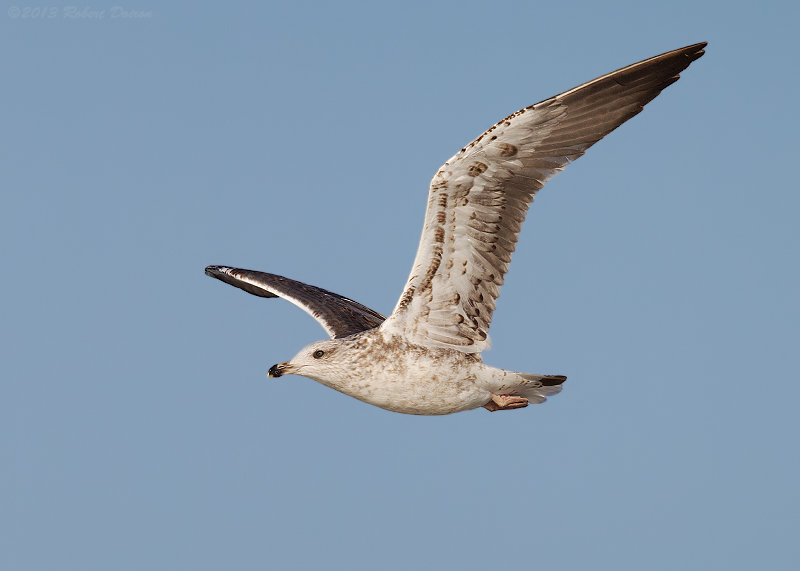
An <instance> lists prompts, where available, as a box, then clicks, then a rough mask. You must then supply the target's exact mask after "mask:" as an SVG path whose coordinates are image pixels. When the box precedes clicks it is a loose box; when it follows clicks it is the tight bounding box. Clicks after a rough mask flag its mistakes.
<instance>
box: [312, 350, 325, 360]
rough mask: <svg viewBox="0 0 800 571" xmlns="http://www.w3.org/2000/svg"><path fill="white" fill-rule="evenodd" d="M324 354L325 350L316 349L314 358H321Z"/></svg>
mask: <svg viewBox="0 0 800 571" xmlns="http://www.w3.org/2000/svg"><path fill="white" fill-rule="evenodd" d="M324 354H325V351H319V350H317V351H314V358H315V359H319V358H320V357H322V356H323V355H324Z"/></svg>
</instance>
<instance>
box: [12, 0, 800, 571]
mask: <svg viewBox="0 0 800 571" xmlns="http://www.w3.org/2000/svg"><path fill="white" fill-rule="evenodd" d="M69 5H70V4H67V3H63V4H62V3H56V4H55V5H54V6H53V7H51V8H50V10H51V11H52V10H55V11H54V12H48V15H49V14H50V13H53V14H54V17H53V18H49V17H42V15H41V11H40V12H37V14H38V16H37V17H36V18H32V17H31V16H32V15H33V14H34V9H35V8H36V5H34V4H32V3H29V2H23V1H22V0H19V1H13V0H12V2H8V3H4V4H3V6H2V8H0V52H1V53H3V54H4V57H3V58H2V60H0V69H2V77H3V81H2V85H3V90H2V93H3V103H4V108H5V113H3V114H2V120H1V121H2V122H1V123H0V125H1V128H0V132H1V133H2V136H0V144H2V153H0V161H2V163H1V167H2V173H3V177H2V180H3V184H2V192H0V245H2V254H3V260H4V263H5V267H6V273H5V279H4V280H3V282H2V293H3V296H2V299H3V305H2V308H3V309H2V311H3V319H2V321H0V360H1V361H2V364H3V366H2V369H3V374H2V383H1V384H0V390H1V391H2V393H0V454H1V455H2V456H0V457H2V468H0V538H1V539H0V567H2V568H3V569H13V570H15V571H21V570H44V569H59V570H66V569H80V570H82V571H87V570H94V569H97V570H107V569H115V570H128V569H130V570H134V569H136V570H139V569H170V570H174V569H192V570H204V569H209V570H211V569H265V568H274V569H278V568H281V569H320V568H348V569H377V568H382V569H443V568H459V569H478V568H486V567H489V566H503V567H504V568H510V569H528V568H534V567H535V568H541V569H550V570H578V569H580V570H584V569H615V570H618V569H651V570H660V569H664V570H667V569H669V570H674V569H709V568H725V569H730V570H738V569H754V568H768V569H775V570H778V569H795V568H796V565H797V562H798V560H800V549H799V548H798V543H797V537H798V534H799V533H800V516H798V514H800V510H798V501H799V500H800V495H799V494H798V486H797V482H798V480H799V479H800V459H799V456H798V454H797V439H798V428H799V427H800V422H798V415H797V411H796V408H797V402H798V401H800V388H798V382H797V370H798V366H797V360H798V358H797V354H798V346H800V344H799V343H798V341H800V331H799V327H798V322H799V320H798V318H799V317H800V315H798V313H800V312H798V305H799V304H798V295H797V292H798V291H800V283H798V282H800V273H798V238H800V230H799V229H798V228H799V227H798V223H797V221H798V215H800V197H799V195H798V192H797V176H796V173H795V169H794V163H795V162H796V155H797V152H798V150H800V149H799V148H798V142H797V132H798V127H799V126H800V125H798V111H797V101H798V99H799V96H800V83H798V78H797V74H796V73H795V72H794V69H795V67H796V59H797V56H798V51H799V50H798V47H799V46H798V41H797V39H796V38H797V34H796V22H797V21H798V18H800V9H798V7H797V6H795V5H790V3H778V2H766V3H762V4H759V5H758V6H756V5H755V4H748V3H736V2H733V3H731V2H685V1H676V2H669V3H661V4H657V3H652V2H647V3H645V2H641V3H639V2H608V3H602V4H601V3H596V2H582V1H576V2H569V3H552V2H493V3H488V2H484V3H471V2H441V3H422V2H409V3H404V4H402V5H401V4H399V3H394V4H384V3H348V2H337V3H332V2H325V3H323V2H307V3H291V4H290V3H285V4H280V5H277V4H271V3H268V2H263V3H237V4H235V5H232V4H225V3H221V2H220V3H208V2H171V3H169V4H168V5H165V4H163V3H156V2H149V3H148V2H141V1H140V0H136V2H135V3H132V4H127V3H126V4H119V5H121V6H122V8H123V9H124V10H125V11H142V12H151V14H150V15H149V16H145V17H141V18H122V17H116V18H112V17H111V16H112V9H113V7H114V6H116V5H118V4H116V2H109V3H107V4H102V3H92V4H88V5H86V7H87V8H88V9H89V11H90V12H91V11H94V12H104V14H103V16H104V17H103V18H88V17H87V18H70V17H66V18H65V17H64V15H65V14H67V13H68V10H67V7H68V6H69ZM76 7H77V8H78V9H80V10H81V11H83V9H84V5H80V6H76ZM15 8H16V9H18V11H15V10H14V9H15ZM26 8H29V9H30V10H28V11H27V12H26V11H25V9H26ZM25 14H27V15H28V17H24V16H25ZM15 15H16V16H15ZM698 41H708V42H709V46H708V48H707V54H706V56H705V57H703V58H702V59H700V60H698V61H697V62H695V63H694V64H693V65H692V66H691V68H690V69H688V70H687V71H686V72H685V73H684V74H683V77H682V79H681V80H680V81H679V82H678V83H677V84H675V85H673V86H671V87H669V88H668V89H667V90H666V91H665V92H664V93H662V94H661V96H659V98H658V99H656V100H655V101H654V102H653V103H651V104H650V105H649V106H648V107H647V108H646V109H645V111H644V112H643V113H642V114H641V115H639V116H637V117H635V118H634V119H633V120H632V121H631V122H630V123H627V124H625V125H624V126H623V127H621V128H620V129H619V130H618V131H616V132H614V133H613V134H611V135H610V136H608V137H607V138H606V139H604V140H603V141H601V142H600V143H599V144H597V145H596V146H595V147H593V148H592V149H590V150H589V152H588V153H587V154H586V156H584V157H582V158H581V159H580V160H579V161H577V162H576V163H575V164H573V165H570V166H569V167H568V168H567V169H566V170H565V172H564V173H562V174H561V175H559V176H558V177H556V178H555V179H553V180H552V181H550V183H548V185H547V186H546V187H545V189H544V190H543V191H542V192H541V193H539V195H538V196H537V198H536V203H535V204H534V205H533V207H532V209H531V211H530V213H529V215H528V220H527V222H526V225H525V228H524V230H523V233H522V236H521V239H520V243H519V247H518V249H517V252H516V254H515V257H514V262H513V264H512V266H511V271H510V273H509V275H508V278H507V280H506V285H505V286H504V288H503V290H502V296H501V298H500V300H499V304H498V309H497V312H496V313H495V319H494V322H493V325H492V330H491V333H492V339H493V342H494V347H493V349H492V350H491V351H489V352H487V353H485V354H484V360H485V361H486V362H488V363H489V364H491V365H495V366H499V367H503V368H506V369H511V370H520V371H528V372H538V373H551V374H564V375H567V376H568V377H569V380H568V381H567V383H566V385H565V390H564V391H563V392H562V393H561V394H560V395H558V396H557V397H555V398H552V399H550V400H549V401H548V402H547V403H546V404H544V405H540V406H532V407H528V408H527V409H525V410H521V411H513V412H508V413H495V414H490V413H488V412H486V411H484V410H478V411H472V412H469V413H461V414H457V415H452V416H449V417H442V418H420V417H411V416H402V415H398V414H394V413H389V412H386V411H383V410H380V409H377V408H373V407H370V406H368V405H365V404H363V403H360V402H358V401H355V400H353V399H350V398H349V397H346V396H344V395H341V394H339V393H336V392H334V391H331V390H329V389H326V388H324V387H322V386H321V385H317V384H316V383H314V382H313V381H310V380H308V379H304V378H301V377H283V378H281V379H268V378H267V376H266V374H267V369H268V368H269V367H270V366H271V365H272V364H274V363H276V362H279V361H284V360H287V359H288V358H290V357H291V356H293V355H294V354H295V352H296V351H297V350H298V349H300V348H301V347H303V346H304V345H306V344H307V343H310V342H312V341H314V340H317V339H321V338H324V337H325V333H324V331H323V330H322V329H321V328H320V327H319V326H318V325H317V324H316V323H315V322H314V321H313V320H312V319H311V318H309V317H308V316H307V315H306V314H304V313H303V312H301V311H299V310H298V309H297V308H295V307H293V306H291V305H290V304H288V303H286V302H283V301H281V300H263V299H259V298H256V297H253V296H249V295H247V294H246V293H244V292H242V291H239V290H236V289H234V288H231V287H229V286H227V285H225V284H222V283H220V282H217V281H215V280H212V279H210V278H207V277H205V276H204V275H203V268H204V266H206V265H208V264H227V265H233V266H238V267H244V268H250V269H257V270H263V271H268V272H272V273H277V274H281V275H286V276H289V277H292V278H294V279H299V280H302V281H307V282H309V283H312V284H314V285H318V286H321V287H324V288H327V289H330V290H333V291H336V292H338V293H341V294H343V295H346V296H348V297H351V298H353V299H356V300H358V301H360V302H362V303H364V304H365V305H368V306H370V307H372V308H374V309H375V310H377V311H380V312H382V313H388V312H390V311H391V309H392V307H393V306H394V304H395V302H396V301H397V298H398V297H399V295H400V292H401V290H402V287H403V284H404V281H405V279H406V278H407V276H408V273H409V271H410V268H411V262H412V260H413V258H414V254H415V252H416V247H417V241H418V239H419V233H420V230H421V227H422V217H423V214H424V208H425V199H426V193H427V187H428V182H429V180H430V178H431V176H432V175H433V174H434V173H435V172H436V169H437V168H438V167H439V166H440V165H441V164H442V163H443V162H444V161H445V160H447V159H448V158H449V157H450V156H451V155H453V154H454V153H455V152H456V151H457V150H458V149H460V148H461V147H462V146H463V145H464V144H466V143H468V142H469V141H471V140H472V139H473V138H474V137H476V136H477V135H479V134H480V133H482V132H483V130H485V129H486V128H488V127H489V126H491V125H492V124H493V123H494V122H496V121H497V120H499V119H500V118H502V117H504V116H505V115H507V114H509V113H511V112H514V111H516V110H517V109H519V108H521V107H524V106H526V105H529V104H531V103H534V102H537V101H539V100H542V99H545V98H547V97H550V96H552V95H555V94H556V93H559V92H561V91H564V90H566V89H569V88H572V87H574V86H576V85H578V84H580V83H582V82H584V81H587V80H589V79H592V78H594V77H596V76H598V75H601V74H603V73H607V72H609V71H612V70H614V69H617V68H619V67H622V66H624V65H627V64H630V63H633V62H635V61H639V60H641V59H644V58H647V57H650V56H653V55H656V54H659V53H662V52H664V51H667V50H670V49H674V48H678V47H681V46H684V45H687V44H691V43H695V42H698Z"/></svg>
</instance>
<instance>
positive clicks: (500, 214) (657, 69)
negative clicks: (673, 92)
mask: <svg viewBox="0 0 800 571" xmlns="http://www.w3.org/2000/svg"><path fill="white" fill-rule="evenodd" d="M703 47H705V43H701V44H696V45H693V46H688V47H686V48H682V49H679V50H675V51H672V52H668V53H666V54H662V55H660V56H656V57H654V58H650V59H648V60H645V61H643V62H640V63H637V64H634V65H631V66H628V67H625V68H623V69H620V70H618V71H615V72H612V73H610V74H607V75H604V76H602V77H600V78H597V79H595V80H593V81H590V82H588V83H585V84H583V85H581V86H579V87H576V88H575V89H571V90H569V91H567V92H565V93H562V94H561V95H557V96H555V97H552V98H550V99H547V100H545V101H542V102H541V103H537V104H535V105H532V106H530V107H526V108H525V109H522V110H520V111H518V112H517V113H514V114H513V115H510V116H509V117H507V118H506V119H504V120H503V121H500V122H499V123H497V124H496V125H495V126H493V127H492V128H491V129H489V130H488V131H486V132H485V133H484V134H483V135H481V136H480V137H478V138H477V139H475V141H473V142H472V143H470V144H469V145H468V146H467V147H465V148H463V149H461V151H460V152H459V153H458V154H456V155H455V156H454V157H453V158H451V159H450V160H449V161H447V162H446V163H445V164H444V165H443V166H442V168H441V169H440V170H439V172H437V173H436V175H435V176H434V177H433V180H432V181H431V186H430V192H429V195H428V208H427V211H426V214H425V225H424V227H423V231H422V239H421V241H420V245H419V249H418V251H417V257H416V259H415V260H414V266H413V268H412V270H411V276H410V277H409V280H408V283H407V285H406V288H405V290H404V291H403V295H402V296H401V297H400V300H399V301H398V303H397V306H396V307H395V309H394V311H393V313H392V314H391V316H389V318H388V319H387V320H386V321H385V322H384V323H383V325H381V327H382V329H383V330H384V332H386V333H388V334H390V335H395V334H396V335H401V336H403V337H405V338H406V339H408V340H409V341H411V342H413V343H418V344H421V345H428V346H439V347H447V348H451V349H458V350H460V351H463V352H465V353H478V352H480V351H483V350H485V349H487V348H488V347H489V336H488V331H489V325H490V323H491V319H492V313H493V312H494V309H495V306H496V301H497V298H498V296H499V291H500V286H501V285H502V284H503V280H504V277H505V274H506V272H507V271H508V266H509V263H510V262H511V254H512V253H513V252H514V249H515V247H516V243H517V239H518V236H519V232H520V228H521V227H522V222H523V221H524V219H525V215H526V213H527V210H528V206H529V205H530V203H531V202H532V201H533V198H534V195H535V194H536V193H537V192H538V191H539V190H540V189H541V188H542V187H543V186H544V184H545V182H547V180H549V179H550V178H551V177H553V176H555V175H556V174H558V173H559V172H561V170H563V168H564V167H565V166H566V165H567V164H569V163H570V162H571V161H574V160H575V159H577V158H578V157H580V156H581V155H582V154H583V153H584V152H585V151H586V149H588V148H589V147H590V146H592V145H593V144H594V143H596V142H597V141H599V140H600V139H602V138H603V137H604V136H605V135H607V134H608V133H610V132H611V131H613V130H614V129H616V128H617V127H618V126H620V125H621V124H622V123H624V122H625V121H627V120H628V119H630V118H631V117H633V116H634V115H636V114H637V113H639V112H640V111H641V110H642V108H643V107H644V105H645V104H647V103H648V102H649V101H651V100H652V99H653V98H654V97H656V96H657V95H658V94H659V93H660V92H661V90H663V89H664V88H665V87H667V86H668V85H670V84H671V83H674V82H675V81H677V79H678V77H679V75H678V74H679V73H680V72H681V71H683V70H684V69H686V68H687V67H688V66H689V64H690V63H691V62H692V61H694V60H696V59H697V58H699V57H700V56H702V55H703V53H704V52H703V51H702V50H703Z"/></svg>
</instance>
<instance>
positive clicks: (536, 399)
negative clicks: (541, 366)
mask: <svg viewBox="0 0 800 571" xmlns="http://www.w3.org/2000/svg"><path fill="white" fill-rule="evenodd" d="M515 374H516V375H517V376H519V377H520V379H521V380H522V382H521V383H520V384H519V386H518V387H517V388H515V389H514V394H516V395H518V396H521V397H525V398H526V399H528V401H530V402H531V403H543V402H544V401H546V400H547V398H546V397H551V396H553V395H557V394H558V393H560V392H561V385H562V384H563V383H564V381H566V380H567V377H565V376H564V375H531V374H529V373H515Z"/></svg>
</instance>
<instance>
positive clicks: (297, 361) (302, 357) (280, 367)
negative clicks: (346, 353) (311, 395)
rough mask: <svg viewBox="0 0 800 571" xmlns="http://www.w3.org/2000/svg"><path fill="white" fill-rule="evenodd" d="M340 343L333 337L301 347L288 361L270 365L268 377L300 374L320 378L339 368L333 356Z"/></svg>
mask: <svg viewBox="0 0 800 571" xmlns="http://www.w3.org/2000/svg"><path fill="white" fill-rule="evenodd" d="M341 345H342V343H341V341H337V340H335V339H326V340H324V341H317V342H316V343H312V344H311V345H308V346H307V347H304V348H303V349H301V350H300V352H299V353H298V354H297V355H295V356H294V357H292V359H291V360H290V361H286V362H285V363H278V364H276V365H272V366H271V367H270V368H269V373H268V374H269V376H270V377H281V376H283V375H302V376H304V377H308V378H310V379H314V380H320V379H321V378H324V377H326V376H327V375H329V374H330V372H332V371H333V370H335V369H337V368H339V365H337V364H335V358H336V353H337V351H338V350H339V349H341Z"/></svg>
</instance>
